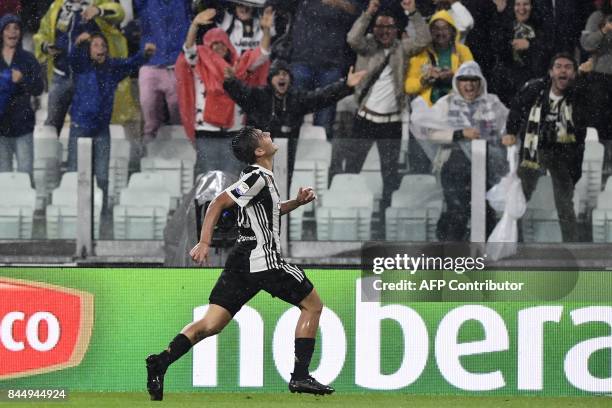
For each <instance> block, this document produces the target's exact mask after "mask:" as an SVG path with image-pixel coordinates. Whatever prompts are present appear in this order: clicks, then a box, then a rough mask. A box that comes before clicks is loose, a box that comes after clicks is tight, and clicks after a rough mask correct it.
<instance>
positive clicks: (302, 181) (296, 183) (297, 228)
mask: <svg viewBox="0 0 612 408" xmlns="http://www.w3.org/2000/svg"><path fill="white" fill-rule="evenodd" d="M314 185H315V182H314V174H313V173H309V172H298V173H294V174H293V178H292V179H291V187H290V189H289V197H295V196H296V195H297V192H298V190H299V188H300V187H303V186H314ZM315 191H316V190H315ZM317 194H319V192H318V191H317ZM317 201H318V200H317ZM317 201H313V202H312V203H308V204H306V205H302V206H300V207H298V208H296V209H295V210H293V211H291V213H290V214H289V238H290V239H292V240H294V241H300V240H302V232H303V222H304V220H305V219H308V218H309V217H307V216H306V214H313V215H314V211H315V203H317ZM311 217H312V216H311Z"/></svg>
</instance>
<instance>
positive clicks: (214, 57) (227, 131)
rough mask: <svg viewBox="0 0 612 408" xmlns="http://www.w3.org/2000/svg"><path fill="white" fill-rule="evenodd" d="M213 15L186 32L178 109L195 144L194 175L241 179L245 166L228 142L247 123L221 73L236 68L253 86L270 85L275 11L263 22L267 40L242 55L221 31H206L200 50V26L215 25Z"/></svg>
mask: <svg viewBox="0 0 612 408" xmlns="http://www.w3.org/2000/svg"><path fill="white" fill-rule="evenodd" d="M215 14H216V10H215V9H207V10H204V11H202V12H201V13H199V14H198V15H197V16H196V17H195V18H194V20H193V22H192V24H191V27H190V28H189V32H188V33H187V39H186V40H185V45H184V47H183V51H184V53H182V54H181V55H180V56H179V58H178V60H177V64H176V75H177V85H178V95H179V108H180V113H181V119H182V122H183V126H184V127H185V132H186V133H187V136H189V138H191V139H192V140H193V141H194V142H195V148H196V164H195V174H196V175H198V174H201V173H206V172H208V171H212V170H221V171H225V172H228V173H230V174H234V175H238V174H240V170H241V164H240V162H238V160H237V159H235V158H234V157H233V155H232V154H231V152H230V141H231V139H232V137H233V136H234V134H235V133H236V132H237V131H238V130H239V129H240V128H241V127H242V125H243V122H244V120H243V115H242V111H241V110H240V108H239V107H238V106H237V105H236V104H235V103H234V101H232V99H231V98H230V97H229V95H228V94H227V93H226V92H225V90H224V89H223V80H224V74H223V72H224V70H225V68H227V67H234V68H235V71H236V76H237V77H238V78H240V79H241V80H243V81H245V82H247V83H249V84H251V85H262V84H265V83H266V77H267V74H268V66H269V61H268V54H269V51H268V50H269V48H270V28H271V26H272V22H273V20H274V13H273V12H272V10H271V9H268V10H267V11H266V12H265V13H264V15H263V17H262V18H261V21H260V25H261V28H262V30H263V31H264V37H263V39H262V42H261V45H260V47H259V48H255V49H252V50H249V51H247V52H245V53H244V54H242V55H241V56H238V53H237V52H236V50H235V49H234V47H233V46H232V44H231V42H230V40H229V37H228V36H227V34H226V33H225V31H223V30H222V29H220V28H213V29H210V30H208V31H207V32H206V34H205V35H204V42H203V45H200V46H196V44H195V40H196V35H197V32H198V28H199V26H204V25H208V24H212V23H213V18H214V16H215Z"/></svg>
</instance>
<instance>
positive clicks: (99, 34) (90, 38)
mask: <svg viewBox="0 0 612 408" xmlns="http://www.w3.org/2000/svg"><path fill="white" fill-rule="evenodd" d="M95 38H101V39H102V41H104V44H106V48H108V40H107V39H106V37H105V36H104V34H102V33H101V32H99V31H96V32H95V33H91V35H90V37H89V44H91V43H92V42H93V40H94V39H95Z"/></svg>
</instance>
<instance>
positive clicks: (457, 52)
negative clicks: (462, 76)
mask: <svg viewBox="0 0 612 408" xmlns="http://www.w3.org/2000/svg"><path fill="white" fill-rule="evenodd" d="M429 30H430V32H431V39H432V45H431V46H430V47H429V48H427V49H425V50H424V51H422V52H421V53H420V54H417V55H415V56H414V57H412V58H410V65H409V67H408V74H407V77H406V82H405V84H404V89H405V91H406V93H407V94H409V95H411V96H415V97H416V96H422V97H423V99H425V101H427V103H428V104H429V105H430V106H431V105H433V104H434V103H435V102H436V101H437V100H438V99H440V98H441V97H443V96H444V95H446V94H447V93H448V92H450V91H451V90H452V87H453V84H452V80H453V75H454V74H455V72H456V71H457V69H458V68H459V66H461V64H463V63H464V62H466V61H473V60H474V58H473V57H472V52H471V51H470V49H469V48H468V47H467V46H465V45H463V44H461V43H460V42H459V32H458V31H457V27H456V26H455V22H454V21H453V18H452V17H451V15H450V14H449V13H448V11H446V10H440V11H438V12H437V13H435V14H434V15H433V16H431V20H430V21H429Z"/></svg>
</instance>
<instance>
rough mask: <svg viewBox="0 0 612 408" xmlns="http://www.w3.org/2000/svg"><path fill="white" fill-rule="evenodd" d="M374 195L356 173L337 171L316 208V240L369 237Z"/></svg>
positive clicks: (362, 178) (356, 239)
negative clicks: (338, 172) (320, 203)
mask: <svg viewBox="0 0 612 408" xmlns="http://www.w3.org/2000/svg"><path fill="white" fill-rule="evenodd" d="M373 210H374V194H373V193H372V192H370V190H369V188H368V185H367V183H366V180H365V178H364V177H363V176H362V175H360V174H338V175H336V176H335V177H334V179H333V180H332V184H331V186H330V189H329V190H328V191H327V192H325V194H324V195H323V197H322V205H321V206H320V207H318V208H317V209H316V220H317V239H318V240H320V241H366V240H369V239H370V237H371V232H372V226H371V224H372V212H373Z"/></svg>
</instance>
